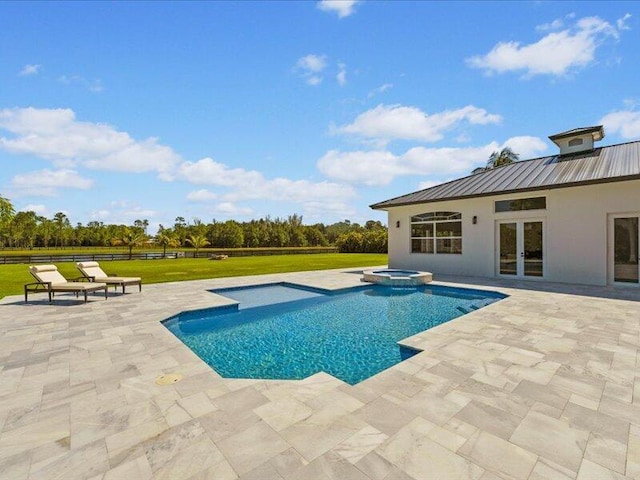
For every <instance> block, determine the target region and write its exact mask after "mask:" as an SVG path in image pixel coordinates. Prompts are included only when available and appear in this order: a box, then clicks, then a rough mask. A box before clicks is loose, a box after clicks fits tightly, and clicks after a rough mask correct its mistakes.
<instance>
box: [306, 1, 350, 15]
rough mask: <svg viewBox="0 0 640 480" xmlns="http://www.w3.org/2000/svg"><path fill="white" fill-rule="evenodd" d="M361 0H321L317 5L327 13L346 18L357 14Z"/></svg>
mask: <svg viewBox="0 0 640 480" xmlns="http://www.w3.org/2000/svg"><path fill="white" fill-rule="evenodd" d="M358 3H360V2H359V0H320V1H319V2H318V3H317V4H316V5H317V7H318V8H319V9H320V10H322V11H325V12H331V13H335V14H337V15H338V18H345V17H348V16H349V15H352V14H353V13H355V6H356V5H357V4H358Z"/></svg>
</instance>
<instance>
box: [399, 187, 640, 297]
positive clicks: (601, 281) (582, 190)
mask: <svg viewBox="0 0 640 480" xmlns="http://www.w3.org/2000/svg"><path fill="white" fill-rule="evenodd" d="M539 196H545V197H546V198H547V208H546V210H531V211H520V212H504V213H494V202H495V201H496V200H511V199H517V198H528V197H539ZM432 211H455V212H461V213H462V252H463V253H462V254H461V255H449V254H423V253H411V240H410V238H411V236H410V235H411V216H413V215H417V214H420V213H425V212H432ZM614 214H630V215H633V214H635V215H640V180H633V181H626V182H616V183H605V184H599V185H586V186H581V187H570V188H562V189H553V190H545V191H538V192H527V193H524V194H509V195H495V196H491V197H479V198H472V199H467V200H453V201H443V202H434V203H426V204H417V205H407V206H401V207H393V208H390V209H389V211H388V215H389V266H390V267H392V268H411V269H417V270H425V271H429V272H432V273H434V274H436V275H437V274H454V275H472V276H484V277H493V276H496V275H497V271H498V270H497V239H498V233H497V232H498V221H500V220H510V219H512V220H522V219H536V220H538V219H539V220H542V221H543V222H544V255H545V257H544V271H545V275H544V277H543V278H542V280H546V281H553V282H567V283H578V284H591V285H606V284H607V282H608V269H609V261H608V258H609V250H608V243H610V240H608V232H609V229H610V227H609V224H610V220H609V219H610V217H611V215H614ZM474 216H476V217H477V219H478V221H477V224H475V225H473V224H472V218H473V217H474ZM398 221H399V222H400V226H399V227H396V222H398Z"/></svg>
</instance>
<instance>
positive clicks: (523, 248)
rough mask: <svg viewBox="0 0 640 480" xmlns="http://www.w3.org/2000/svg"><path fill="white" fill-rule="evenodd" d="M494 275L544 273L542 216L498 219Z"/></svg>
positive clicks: (532, 275)
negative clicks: (495, 270) (528, 218)
mask: <svg viewBox="0 0 640 480" xmlns="http://www.w3.org/2000/svg"><path fill="white" fill-rule="evenodd" d="M497 254H498V259H497V260H498V262H497V263H498V265H497V271H498V275H501V276H507V277H518V278H528V277H543V276H544V223H543V221H542V220H508V221H501V222H499V223H498V248H497Z"/></svg>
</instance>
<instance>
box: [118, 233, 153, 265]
mask: <svg viewBox="0 0 640 480" xmlns="http://www.w3.org/2000/svg"><path fill="white" fill-rule="evenodd" d="M146 239H147V236H146V235H145V234H144V233H143V232H141V231H140V230H137V229H136V230H132V229H130V228H128V227H125V228H124V229H123V230H122V233H121V235H120V236H119V237H118V238H114V239H113V244H114V245H123V246H125V247H128V248H129V260H131V258H132V256H133V247H139V246H140V245H142V244H143V243H144V241H145V240H146Z"/></svg>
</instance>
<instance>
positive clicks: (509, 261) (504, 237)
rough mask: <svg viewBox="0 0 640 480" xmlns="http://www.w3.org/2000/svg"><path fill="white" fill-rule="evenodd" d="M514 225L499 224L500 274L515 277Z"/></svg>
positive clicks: (516, 266) (515, 240)
mask: <svg viewBox="0 0 640 480" xmlns="http://www.w3.org/2000/svg"><path fill="white" fill-rule="evenodd" d="M516 226H517V225H516V224H515V223H501V224H500V274H501V275H517V274H518V257H517V250H516V247H517V236H516V231H517V230H516Z"/></svg>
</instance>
